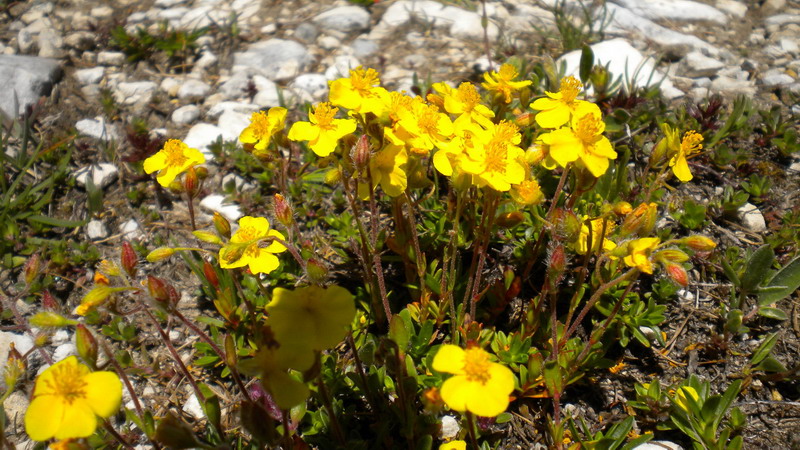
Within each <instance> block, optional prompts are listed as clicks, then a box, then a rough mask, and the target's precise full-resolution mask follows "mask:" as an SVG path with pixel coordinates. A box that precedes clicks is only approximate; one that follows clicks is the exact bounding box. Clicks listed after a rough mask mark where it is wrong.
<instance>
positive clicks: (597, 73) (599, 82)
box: [589, 64, 609, 91]
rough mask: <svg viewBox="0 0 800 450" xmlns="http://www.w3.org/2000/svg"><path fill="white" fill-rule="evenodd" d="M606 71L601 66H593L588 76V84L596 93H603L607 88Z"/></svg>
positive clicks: (607, 78)
mask: <svg viewBox="0 0 800 450" xmlns="http://www.w3.org/2000/svg"><path fill="white" fill-rule="evenodd" d="M608 81H609V77H608V69H606V68H605V67H604V66H601V65H599V64H598V65H595V66H594V67H593V68H592V71H591V73H590V74H589V82H590V83H591V84H592V86H594V87H595V90H597V91H604V90H605V89H606V88H607V87H608V86H607V85H608Z"/></svg>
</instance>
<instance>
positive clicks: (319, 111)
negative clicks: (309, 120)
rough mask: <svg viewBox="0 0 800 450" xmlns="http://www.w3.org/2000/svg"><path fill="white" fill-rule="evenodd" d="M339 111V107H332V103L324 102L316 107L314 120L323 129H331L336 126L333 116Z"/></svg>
mask: <svg viewBox="0 0 800 450" xmlns="http://www.w3.org/2000/svg"><path fill="white" fill-rule="evenodd" d="M338 111H339V108H332V107H331V104H330V103H328V102H322V103H320V104H319V105H317V108H316V109H314V113H313V116H314V121H316V124H317V126H318V127H320V128H322V129H323V130H331V129H333V128H334V126H333V118H334V116H336V113H337V112H338Z"/></svg>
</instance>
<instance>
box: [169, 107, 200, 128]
mask: <svg viewBox="0 0 800 450" xmlns="http://www.w3.org/2000/svg"><path fill="white" fill-rule="evenodd" d="M198 117H200V108H198V107H197V106H196V105H186V106H181V107H180V108H178V109H176V110H175V111H173V112H172V121H173V122H175V123H180V124H187V123H192V122H194V121H195V120H197V118H198Z"/></svg>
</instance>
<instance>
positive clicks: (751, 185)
mask: <svg viewBox="0 0 800 450" xmlns="http://www.w3.org/2000/svg"><path fill="white" fill-rule="evenodd" d="M772 184H773V183H772V179H771V178H770V177H766V176H761V175H758V174H756V175H753V176H751V177H750V179H749V180H747V181H744V182H742V188H743V189H744V190H745V191H747V193H748V194H750V197H751V198H752V199H753V200H754V201H756V202H762V201H764V198H765V197H766V196H767V195H769V190H770V189H772Z"/></svg>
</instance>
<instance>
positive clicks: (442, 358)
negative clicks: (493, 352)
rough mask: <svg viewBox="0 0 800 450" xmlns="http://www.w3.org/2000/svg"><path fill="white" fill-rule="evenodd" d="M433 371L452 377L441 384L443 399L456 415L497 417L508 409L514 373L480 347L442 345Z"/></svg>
mask: <svg viewBox="0 0 800 450" xmlns="http://www.w3.org/2000/svg"><path fill="white" fill-rule="evenodd" d="M433 369H434V370H436V371H439V372H446V373H452V374H454V376H452V377H450V378H448V379H447V380H446V381H445V382H444V384H442V390H441V392H442V399H444V401H445V403H447V406H449V407H450V409H453V410H455V411H459V412H464V411H469V412H471V413H473V414H477V415H479V416H483V417H495V416H497V415H498V414H500V413H502V412H503V411H505V410H506V408H508V403H509V399H508V396H509V395H510V394H511V392H513V391H514V373H513V372H511V370H510V369H509V368H508V367H505V366H503V365H501V364H498V363H496V362H492V361H490V360H489V353H487V352H485V351H484V350H483V349H481V348H480V347H470V348H468V349H466V350H464V349H462V348H461V347H458V346H455V345H450V344H446V345H443V346H442V347H441V348H440V349H439V351H438V352H437V353H436V356H434V357H433Z"/></svg>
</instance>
